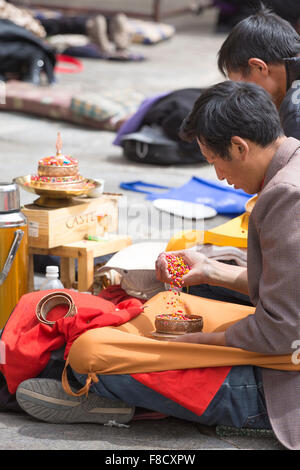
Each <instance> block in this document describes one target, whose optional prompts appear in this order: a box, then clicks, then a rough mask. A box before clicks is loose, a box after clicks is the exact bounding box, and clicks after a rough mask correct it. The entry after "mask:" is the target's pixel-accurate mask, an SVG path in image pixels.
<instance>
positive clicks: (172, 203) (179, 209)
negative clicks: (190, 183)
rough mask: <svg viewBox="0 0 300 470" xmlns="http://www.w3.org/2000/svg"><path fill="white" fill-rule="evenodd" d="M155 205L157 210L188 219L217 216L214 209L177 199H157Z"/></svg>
mask: <svg viewBox="0 0 300 470" xmlns="http://www.w3.org/2000/svg"><path fill="white" fill-rule="evenodd" d="M153 205H154V207H156V209H159V210H161V211H164V212H168V213H169V214H173V215H178V216H180V217H184V218H187V219H211V218H212V217H215V216H216V215H217V211H216V210H215V209H214V208H213V207H209V206H205V205H204V204H196V203H195V202H187V201H177V200H176V199H155V200H154V201H153Z"/></svg>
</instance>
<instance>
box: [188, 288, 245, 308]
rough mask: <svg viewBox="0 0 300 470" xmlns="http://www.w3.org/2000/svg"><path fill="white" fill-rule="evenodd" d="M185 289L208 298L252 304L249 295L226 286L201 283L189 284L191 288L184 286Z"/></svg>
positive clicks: (192, 293)
mask: <svg viewBox="0 0 300 470" xmlns="http://www.w3.org/2000/svg"><path fill="white" fill-rule="evenodd" d="M183 291H184V292H187V293H189V294H191V295H196V296H198V297H204V298H206V299H215V300H220V301H222V302H230V303H234V304H241V305H249V306H252V303H251V301H250V298H249V297H248V295H245V294H241V293H240V292H236V291H234V290H231V289H225V288H224V287H217V286H210V285H209V284H200V285H198V286H189V288H184V289H183Z"/></svg>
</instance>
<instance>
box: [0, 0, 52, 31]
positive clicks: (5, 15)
mask: <svg viewBox="0 0 300 470" xmlns="http://www.w3.org/2000/svg"><path fill="white" fill-rule="evenodd" d="M0 19H2V20H10V21H12V22H13V23H15V24H17V25H18V26H22V27H23V28H26V29H27V30H28V31H30V32H31V33H32V34H34V35H35V36H38V37H39V38H45V37H46V31H45V29H44V27H43V26H42V25H41V23H40V22H39V21H38V20H36V19H35V18H34V17H33V16H32V14H31V13H30V12H29V11H27V10H24V9H22V8H18V7H16V6H14V5H11V4H10V3H7V2H6V1H5V0H0Z"/></svg>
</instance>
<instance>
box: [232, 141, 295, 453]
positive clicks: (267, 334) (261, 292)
mask: <svg viewBox="0 0 300 470" xmlns="http://www.w3.org/2000/svg"><path fill="white" fill-rule="evenodd" d="M247 256H248V284H249V295H250V298H251V300H252V302H253V304H254V305H255V307H256V309H255V314H254V315H250V316H248V317H246V318H244V319H242V320H241V321H239V322H237V323H236V324H234V325H232V326H231V327H230V328H228V330H227V331H226V342H227V345H228V346H232V347H239V348H243V349H246V350H248V351H255V352H260V353H263V354H291V361H292V358H294V356H295V354H294V355H293V353H295V343H294V341H297V340H299V345H300V275H299V271H300V141H299V140H296V139H294V138H288V139H286V140H285V141H284V143H283V144H282V145H281V146H280V148H279V149H278V151H277V152H276V153H275V155H274V157H273V159H272V161H271V163H270V165H269V167H268V170H267V173H266V176H265V180H264V185H263V188H262V191H261V193H260V194H259V197H258V200H257V202H256V205H255V207H254V209H253V211H252V214H251V216H250V220H249V228H248V254H247ZM293 343H294V344H293ZM299 345H298V348H299ZM296 359H297V358H296ZM263 384H264V392H265V397H266V404H267V409H268V414H269V418H270V421H271V424H272V427H273V430H274V432H275V434H276V436H277V438H278V439H279V441H280V442H281V443H282V444H283V445H284V446H285V447H287V448H289V449H300V373H299V372H283V371H276V370H268V369H263Z"/></svg>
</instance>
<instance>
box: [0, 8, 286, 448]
mask: <svg viewBox="0 0 300 470" xmlns="http://www.w3.org/2000/svg"><path fill="white" fill-rule="evenodd" d="M214 22H215V11H213V10H212V11H210V12H208V13H206V14H205V15H203V16H201V17H196V16H192V15H186V16H182V17H179V18H176V19H168V23H170V24H173V25H175V26H176V34H175V36H174V37H173V38H172V39H171V40H169V41H166V42H162V43H160V44H158V45H155V46H143V45H132V48H131V50H132V52H136V53H141V54H143V55H144V56H145V57H146V60H145V61H144V62H136V63H134V62H131V63H126V62H124V63H122V62H113V61H104V60H84V61H83V62H84V71H83V72H82V73H81V74H79V75H59V76H58V86H65V87H73V88H77V89H78V87H79V88H82V89H84V90H87V91H96V90H98V91H99V93H101V90H106V89H110V90H115V91H118V92H120V91H121V90H126V89H129V90H135V91H137V92H140V93H141V94H142V95H143V96H145V97H147V96H152V95H154V94H157V93H161V92H165V91H172V90H175V89H180V88H185V87H203V86H208V85H211V84H213V83H216V82H218V81H220V80H222V77H221V76H220V74H219V72H218V70H217V66H216V55H217V52H218V49H219V47H220V45H221V44H222V42H223V40H224V38H225V36H222V35H216V34H215V33H214ZM0 122H1V125H0V145H1V147H0V148H1V151H0V165H1V176H0V179H1V180H2V181H11V180H12V179H13V178H15V177H16V176H21V175H26V174H29V173H33V172H35V171H36V165H37V160H38V159H39V158H41V157H44V156H47V155H49V154H51V153H52V152H53V151H54V150H55V140H56V134H57V132H58V131H60V132H61V135H62V140H63V149H64V151H65V152H67V153H70V154H72V155H73V156H74V157H76V158H78V159H79V164H80V171H81V174H83V175H84V176H86V177H94V178H95V177H98V178H104V179H105V191H107V192H120V188H119V184H120V182H121V181H127V182H128V181H135V180H144V181H148V182H151V183H153V182H154V183H161V184H167V185H172V186H181V185H182V184H184V183H186V182H187V181H188V180H189V178H190V177H191V176H194V175H197V176H200V177H204V178H210V179H212V180H214V179H216V176H215V174H214V170H213V168H211V167H209V166H208V165H205V164H203V165H198V166H194V165H193V166H183V167H179V166H178V167H176V166H169V167H161V166H147V165H144V164H134V163H130V162H129V161H127V160H125V159H124V157H123V156H122V152H121V149H120V148H119V147H116V146H114V145H113V144H112V142H113V139H114V137H115V134H114V133H112V132H104V131H98V130H93V129H87V128H81V127H79V126H75V125H72V124H69V123H66V122H56V121H55V120H50V119H47V118H39V117H34V116H25V115H23V114H21V113H15V112H5V113H4V112H3V113H1V114H0ZM122 192H123V194H124V196H126V197H127V198H128V203H129V204H130V207H131V208H132V207H134V206H135V204H136V208H137V216H136V217H137V219H135V218H133V219H132V224H129V229H128V231H129V234H130V235H131V236H132V238H133V241H134V242H138V241H141V240H142V241H145V239H147V238H146V237H147V230H145V227H143V226H141V225H140V224H139V221H138V211H139V210H140V208H141V207H143V208H144V207H147V210H149V211H151V210H153V208H152V207H151V203H149V202H147V201H146V200H145V196H144V195H142V194H136V193H131V192H125V191H122ZM34 199H35V196H33V195H31V194H29V193H26V192H24V191H23V190H21V201H22V204H26V203H29V202H31V201H32V200H34ZM226 220H227V219H226V218H225V217H221V216H217V217H214V218H212V219H207V220H206V221H205V224H204V228H205V229H207V228H211V227H215V226H217V225H219V224H220V223H222V222H225V221H226ZM173 222H175V223H174V226H175V227H178V228H180V224H181V219H179V218H176V217H175V218H174V220H173ZM177 224H178V225H177ZM156 228H157V227H156ZM159 230H160V232H159V235H158V236H157V232H156V235H155V237H154V238H155V239H160V240H165V241H166V242H167V240H168V239H169V233H167V232H168V230H167V231H165V228H164V227H162V229H159ZM148 232H149V231H148ZM279 448H280V446H279V444H278V442H277V441H276V440H275V439H273V438H249V437H227V438H226V437H222V438H221V437H219V436H217V435H216V434H215V433H214V431H213V430H212V429H207V428H200V427H199V426H197V425H196V424H194V423H190V422H185V421H181V420H177V419H174V418H167V419H164V420H158V421H137V422H132V423H131V424H130V427H128V428H117V427H104V426H101V425H92V424H83V425H79V424H78V425H52V424H47V423H42V422H38V421H36V420H34V419H33V418H31V417H29V416H26V415H19V414H13V413H0V449H1V450H23V449H26V450H32V449H34V450H39V449H41V450H42V449H43V450H49V449H51V450H54V449H55V450H77V449H78V450H92V449H93V450H107V451H119V450H122V451H123V450H129V451H134V450H156V451H163V450H168V451H174V452H176V451H177V452H179V451H180V450H185V451H191V452H190V453H194V452H195V451H196V450H204V449H209V450H240V449H249V450H258V449H268V450H275V449H279Z"/></svg>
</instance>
